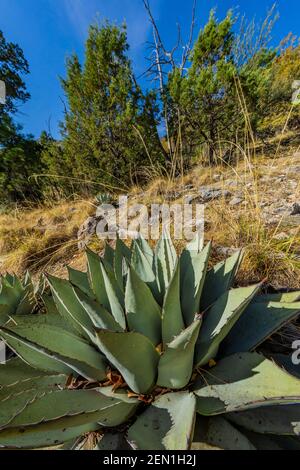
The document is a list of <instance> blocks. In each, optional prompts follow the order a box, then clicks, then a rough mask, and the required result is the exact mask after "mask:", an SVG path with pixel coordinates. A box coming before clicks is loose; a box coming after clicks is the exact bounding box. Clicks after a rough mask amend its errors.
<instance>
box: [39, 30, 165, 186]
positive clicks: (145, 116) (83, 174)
mask: <svg viewBox="0 0 300 470" xmlns="http://www.w3.org/2000/svg"><path fill="white" fill-rule="evenodd" d="M127 51H128V44H127V33H126V28H125V27H122V28H119V27H117V26H115V25H111V24H109V23H108V22H106V23H105V24H104V25H103V26H101V27H99V26H98V25H92V26H91V27H90V30H89V37H88V39H87V42H86V50H85V62H84V64H83V65H82V64H81V63H80V61H79V58H78V56H77V55H76V54H74V55H72V56H71V57H70V58H69V59H68V61H67V74H66V78H64V79H62V86H63V89H64V92H65V95H66V98H67V107H66V111H65V120H64V122H63V123H62V124H61V130H62V138H63V139H62V145H61V146H59V147H58V146H57V145H56V148H55V149H54V150H53V148H52V151H51V149H50V150H49V149H48V151H47V152H46V153H45V155H44V159H45V161H46V162H47V164H48V166H49V168H50V171H51V172H52V173H57V174H61V172H65V173H66V172H67V174H68V175H71V176H72V177H75V178H78V179H80V180H86V181H91V180H93V181H96V182H97V181H98V182H101V183H102V182H104V183H106V184H108V185H111V186H114V187H116V186H117V187H123V188H124V186H125V187H126V185H127V184H129V183H131V182H132V181H134V178H135V176H136V175H137V174H141V170H142V169H143V168H144V167H145V166H147V167H149V166H151V167H153V166H156V165H157V163H158V162H159V161H160V159H161V156H162V153H163V150H162V147H161V144H160V140H159V137H158V133H157V127H156V112H157V110H156V104H155V97H154V95H153V94H148V95H146V96H145V95H144V94H143V93H142V91H141V89H140V87H139V86H138V85H137V83H136V80H135V77H134V74H133V71H132V67H131V63H130V61H129V59H128V57H127Z"/></svg>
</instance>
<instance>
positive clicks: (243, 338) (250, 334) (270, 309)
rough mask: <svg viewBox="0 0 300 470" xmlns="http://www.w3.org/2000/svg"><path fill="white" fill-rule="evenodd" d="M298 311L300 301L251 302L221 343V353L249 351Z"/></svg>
mask: <svg viewBox="0 0 300 470" xmlns="http://www.w3.org/2000/svg"><path fill="white" fill-rule="evenodd" d="M299 313H300V302H295V303H282V302H269V303H259V302H252V303H251V304H250V305H249V306H248V307H247V308H246V310H245V311H244V313H243V315H242V316H241V317H240V318H239V320H238V321H237V322H236V324H235V325H234V327H233V328H232V329H231V331H230V332H229V334H228V336H227V337H226V338H225V340H224V342H223V343H222V345H221V349H220V352H221V355H222V356H224V355H226V356H228V355H230V354H233V353H235V352H244V351H251V350H253V349H255V348H256V347H257V346H258V345H259V344H261V343H262V342H263V341H264V340H265V339H266V338H268V337H269V336H271V335H272V334H273V333H274V332H276V331H277V330H278V329H279V328H281V327H282V326H283V325H284V324H285V323H287V322H289V321H291V320H292V319H293V318H296V317H297V316H298V315H299Z"/></svg>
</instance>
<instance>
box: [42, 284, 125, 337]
mask: <svg viewBox="0 0 300 470" xmlns="http://www.w3.org/2000/svg"><path fill="white" fill-rule="evenodd" d="M49 282H50V285H51V289H52V294H53V297H54V300H55V302H56V306H57V309H58V311H59V312H60V314H61V315H62V317H63V318H66V319H70V320H69V321H70V322H71V323H72V325H73V324H75V325H76V329H77V328H78V329H79V333H80V334H81V335H82V336H83V337H84V338H85V339H87V340H88V341H90V340H91V341H92V342H95V337H96V333H95V328H105V329H109V330H110V329H112V330H113V331H122V328H121V326H120V325H119V324H118V323H117V322H116V320H115V319H114V317H113V316H112V315H111V314H110V313H109V312H108V311H107V310H105V308H104V307H102V306H101V305H99V304H98V303H97V302H95V301H94V300H93V299H91V298H90V297H88V296H87V295H85V294H84V293H83V292H81V291H80V290H79V289H78V288H76V287H73V286H72V284H70V283H69V282H68V281H66V280H64V279H58V278H53V277H51V278H50V280H49Z"/></svg>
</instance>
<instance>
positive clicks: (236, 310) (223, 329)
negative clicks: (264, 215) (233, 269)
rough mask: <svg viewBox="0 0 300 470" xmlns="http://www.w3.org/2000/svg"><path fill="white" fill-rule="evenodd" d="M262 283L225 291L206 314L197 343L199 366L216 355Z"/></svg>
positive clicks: (196, 357)
mask: <svg viewBox="0 0 300 470" xmlns="http://www.w3.org/2000/svg"><path fill="white" fill-rule="evenodd" d="M260 286H261V284H257V285H254V286H250V287H240V288H237V289H232V290H230V291H228V292H225V294H223V295H222V296H221V297H220V298H219V299H218V300H217V301H216V302H215V303H214V304H213V305H212V306H211V307H210V308H209V309H208V310H207V311H206V312H205V314H204V318H203V323H202V327H201V331H200V335H199V338H198V341H197V344H196V354H195V364H196V365H197V367H199V366H201V365H203V364H206V363H208V361H209V360H210V359H213V358H215V357H216V355H217V352H218V349H219V346H220V343H221V341H223V340H224V338H225V337H226V336H227V334H228V333H229V331H230V330H231V329H232V328H233V326H234V324H235V323H236V322H237V320H238V319H239V317H240V316H241V314H242V313H243V311H244V310H245V308H246V307H247V305H248V304H249V303H250V301H251V299H252V298H253V297H254V295H255V294H256V292H257V291H258V290H259V289H260Z"/></svg>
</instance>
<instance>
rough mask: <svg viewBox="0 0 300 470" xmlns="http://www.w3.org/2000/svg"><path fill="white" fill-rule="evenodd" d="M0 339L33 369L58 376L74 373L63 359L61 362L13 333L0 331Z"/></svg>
mask: <svg viewBox="0 0 300 470" xmlns="http://www.w3.org/2000/svg"><path fill="white" fill-rule="evenodd" d="M0 337H1V338H2V339H3V340H4V341H5V343H6V344H7V345H8V346H9V347H10V348H11V349H12V350H13V351H14V352H15V353H16V354H17V355H18V356H20V357H21V358H22V360H23V361H25V362H26V363H27V364H30V366H31V367H33V368H36V369H39V370H42V371H46V372H56V373H58V374H71V373H72V372H73V369H72V368H71V367H70V366H69V365H67V364H66V363H64V362H63V361H62V358H60V360H59V359H58V357H57V356H56V357H54V356H53V355H51V353H50V352H49V351H46V350H43V349H42V348H38V347H36V346H34V345H33V344H32V343H30V342H29V341H26V340H24V339H22V338H21V337H19V336H18V335H15V334H14V333H12V332H9V331H7V332H4V331H3V330H2V331H0ZM23 361H22V362H23Z"/></svg>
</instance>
